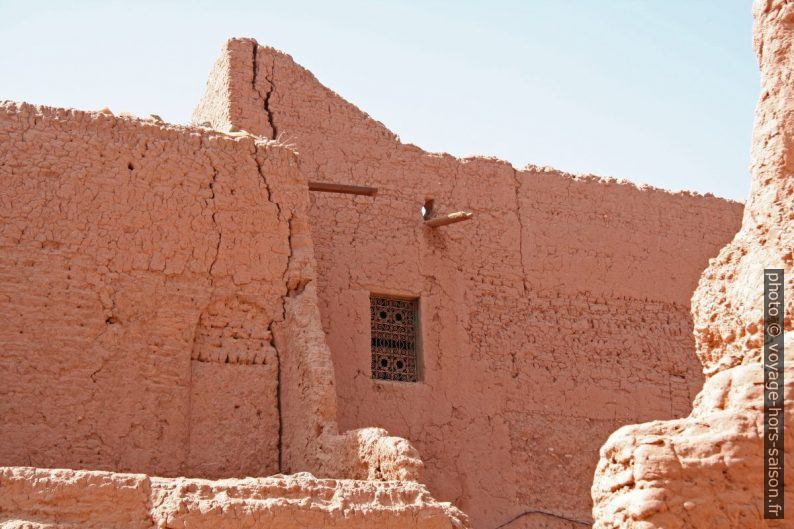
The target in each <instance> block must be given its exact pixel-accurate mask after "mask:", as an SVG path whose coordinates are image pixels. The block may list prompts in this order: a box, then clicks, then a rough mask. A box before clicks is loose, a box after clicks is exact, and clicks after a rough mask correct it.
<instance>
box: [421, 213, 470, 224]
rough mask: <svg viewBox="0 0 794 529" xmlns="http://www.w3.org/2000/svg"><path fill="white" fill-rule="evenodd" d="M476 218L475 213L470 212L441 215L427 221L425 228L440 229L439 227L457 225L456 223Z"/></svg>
mask: <svg viewBox="0 0 794 529" xmlns="http://www.w3.org/2000/svg"><path fill="white" fill-rule="evenodd" d="M473 216H474V213H470V212H468V211H456V212H455V213H450V214H449V215H441V216H439V217H433V218H430V219H427V220H426V221H425V226H427V227H429V228H438V227H439V226H446V225H447V224H455V223H456V222H463V221H464V220H469V219H471V218H472V217H473Z"/></svg>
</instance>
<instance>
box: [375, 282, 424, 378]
mask: <svg viewBox="0 0 794 529" xmlns="http://www.w3.org/2000/svg"><path fill="white" fill-rule="evenodd" d="M369 302H370V325H371V330H372V378H374V379H378V380H399V381H402V382H416V381H418V380H419V365H418V364H419V361H418V355H417V349H418V347H417V343H416V342H417V332H416V327H417V320H418V308H419V300H417V299H399V298H387V297H384V296H374V295H373V296H371V297H370V300H369Z"/></svg>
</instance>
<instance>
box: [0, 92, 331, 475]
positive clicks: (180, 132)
mask: <svg viewBox="0 0 794 529" xmlns="http://www.w3.org/2000/svg"><path fill="white" fill-rule="evenodd" d="M0 178H1V179H2V181H3V189H2V191H0V217H1V218H2V222H1V223H0V314H2V315H3V324H2V325H0V344H2V345H0V418H2V420H0V463H2V464H4V465H30V466H39V467H70V468H89V469H108V470H116V471H134V472H146V473H151V474H157V475H166V476H171V475H185V474H186V475H193V476H202V477H219V476H224V477H225V476H245V475H268V474H273V473H277V472H278V471H279V459H280V455H283V456H284V457H283V459H289V458H290V457H292V456H289V455H288V454H287V452H288V449H289V448H291V447H292V445H291V444H289V443H281V442H280V439H279V431H280V430H281V431H284V432H286V433H285V435H288V436H290V438H292V436H297V437H298V438H300V439H301V446H300V447H297V448H296V451H297V452H301V451H302V450H303V449H304V446H305V445H306V444H307V441H306V440H307V439H311V438H313V437H314V436H315V435H316V432H315V430H322V428H323V426H322V424H323V421H326V420H330V419H333V415H334V413H335V410H334V402H333V399H328V398H325V397H322V392H323V391H329V392H330V395H333V384H332V372H331V368H330V361H327V362H325V363H323V359H322V355H321V354H320V356H319V357H318V361H316V362H314V363H313V364H312V366H313V367H312V368H316V369H317V370H318V372H321V371H322V370H323V369H325V371H326V376H325V378H324V381H323V382H320V381H319V379H318V380H311V377H308V378H305V377H304V378H301V377H302V376H303V375H305V374H306V372H307V370H308V371H311V369H312V368H307V367H305V364H307V363H306V362H304V361H300V355H299V354H293V353H292V349H291V344H292V343H293V342H294V338H293V335H295V336H298V337H299V336H303V335H307V334H308V335H311V334H312V332H314V333H315V334H320V336H321V332H320V331H319V318H318V317H317V316H316V308H315V309H314V311H315V313H314V314H313V313H312V312H311V310H308V311H307V310H306V309H302V310H297V311H296V310H292V309H291V308H290V307H296V306H301V304H305V303H304V301H302V300H305V296H313V295H314V294H313V293H314V290H313V289H314V286H312V287H310V288H307V287H306V285H307V283H308V282H310V281H311V278H312V277H313V273H314V270H313V261H312V260H311V259H313V258H312V257H311V255H312V250H311V246H310V244H309V243H308V242H310V239H309V238H308V225H307V222H306V213H305V210H306V207H307V204H308V202H307V201H308V198H307V193H306V186H305V180H304V179H303V177H302V176H301V175H300V173H299V172H298V169H297V162H296V158H295V154H294V153H293V152H292V151H290V150H288V149H282V148H279V147H275V146H272V145H267V144H266V142H265V143H262V142H258V141H256V140H255V139H254V138H252V137H250V136H239V135H238V136H237V137H234V136H229V135H225V134H220V133H214V132H210V131H207V130H203V129H200V128H192V129H191V128H184V127H175V126H170V125H164V124H161V123H158V122H156V121H153V120H139V119H133V118H125V117H115V116H112V115H104V114H99V113H88V112H79V111H71V110H62V109H53V108H47V107H34V106H32V105H27V104H14V103H4V104H2V106H0ZM307 241H308V242H307ZM298 290H300V291H298ZM288 297H289V298H290V299H289V301H288V302H287V301H285V299H286V298H288ZM314 299H315V298H313V297H312V300H311V301H309V306H310V307H316V301H314ZM312 318H313V319H314V323H313V322H312ZM290 322H293V323H294V324H291V323H290ZM315 328H316V329H315ZM304 340H305V339H304ZM279 349H280V352H281V355H280V354H279ZM301 350H303V349H301ZM320 353H321V352H320ZM316 354H318V353H316ZM280 363H281V364H282V365H281V366H280ZM295 365H303V366H304V367H301V368H294V366H295ZM280 367H282V368H284V370H285V373H286V374H284V377H282V380H281V381H280V380H279V376H278V372H279V368H280ZM300 370H302V371H301V373H300V375H298V374H297V371H300ZM287 371H288V373H287ZM307 376H308V375H307ZM320 378H323V377H320ZM303 380H306V381H307V384H309V385H310V386H311V389H309V390H306V388H305V387H304V386H303V385H302V384H303V382H302V381H303ZM279 382H281V386H280V387H279ZM305 390H306V391H309V393H311V394H312V395H314V396H315V397H317V398H315V399H314V401H313V402H326V404H323V405H322V406H320V407H319V408H316V409H315V408H311V409H310V413H306V414H303V413H300V414H299V413H296V412H295V411H294V410H295V409H299V408H300V407H303V406H306V405H307V404H306V403H307V399H306V398H303V396H301V397H300V398H298V397H296V396H295V395H296V392H297V393H300V392H302V391H305ZM279 394H280V395H281V396H283V397H284V398H285V399H287V400H288V401H289V402H284V403H281V402H280V401H279ZM308 400H310V401H311V399H308ZM293 401H294V404H292V402H293ZM281 404H283V406H282V405H281ZM318 406H319V405H318ZM320 408H322V409H320ZM306 417H308V418H309V419H306ZM304 419H306V420H305V421H304ZM301 421H304V422H301ZM309 423H311V424H310V425H309ZM304 427H305V428H306V429H304ZM334 427H335V425H334ZM307 429H308V430H311V432H310V433H307ZM282 444H284V446H282ZM288 444H289V446H287V445H288ZM280 450H283V451H284V454H280ZM297 452H296V453H297ZM293 455H294V454H293ZM295 457H296V458H297V459H298V460H301V458H302V457H303V456H302V455H295Z"/></svg>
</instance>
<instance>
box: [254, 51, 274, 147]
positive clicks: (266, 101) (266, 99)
mask: <svg viewBox="0 0 794 529" xmlns="http://www.w3.org/2000/svg"><path fill="white" fill-rule="evenodd" d="M258 58H259V44H257V43H256V42H254V43H253V51H252V58H251V59H252V62H253V66H252V68H253V76H252V78H251V87H252V88H253V90H254V92H256V93H257V94H258V95H259V98H260V99H261V100H262V108H263V110H264V111H265V115H266V116H267V122H268V124H269V125H270V130H271V131H272V134H271V137H270V139H271V140H275V139H276V138H277V137H278V129H277V128H276V123H275V120H274V119H273V111H272V110H271V109H270V97H271V96H272V95H273V92H275V91H276V85H275V84H273V79H272V75H273V72H274V70H275V67H276V58H275V57H273V62H272V64H271V66H270V76H268V75H265V81H267V84H268V90H267V93H266V94H264V95H262V92H261V91H260V90H259V87H257V80H258V78H259V63H258Z"/></svg>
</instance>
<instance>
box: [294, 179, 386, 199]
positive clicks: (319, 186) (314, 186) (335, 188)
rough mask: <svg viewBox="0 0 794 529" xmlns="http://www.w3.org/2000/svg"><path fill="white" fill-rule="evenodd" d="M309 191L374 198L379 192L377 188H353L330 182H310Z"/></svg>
mask: <svg viewBox="0 0 794 529" xmlns="http://www.w3.org/2000/svg"><path fill="white" fill-rule="evenodd" d="M309 191H322V192H324V193H344V194H346V195H364V196H368V197H374V196H375V194H376V193H377V192H378V188H377V187H366V186H351V185H346V184H332V183H330V182H309Z"/></svg>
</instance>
